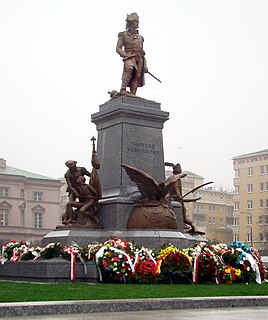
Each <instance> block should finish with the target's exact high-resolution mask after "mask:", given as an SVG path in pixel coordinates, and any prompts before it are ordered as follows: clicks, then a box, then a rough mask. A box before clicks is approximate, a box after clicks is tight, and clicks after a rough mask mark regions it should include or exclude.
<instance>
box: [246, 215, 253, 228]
mask: <svg viewBox="0 0 268 320" xmlns="http://www.w3.org/2000/svg"><path fill="white" fill-rule="evenodd" d="M247 224H248V226H250V225H252V217H251V216H249V217H247Z"/></svg>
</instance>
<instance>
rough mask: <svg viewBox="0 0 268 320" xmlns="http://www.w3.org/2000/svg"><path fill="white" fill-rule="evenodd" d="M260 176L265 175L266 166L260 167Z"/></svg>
mask: <svg viewBox="0 0 268 320" xmlns="http://www.w3.org/2000/svg"><path fill="white" fill-rule="evenodd" d="M260 174H261V175H263V174H264V166H260Z"/></svg>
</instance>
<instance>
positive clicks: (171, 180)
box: [161, 172, 187, 198]
mask: <svg viewBox="0 0 268 320" xmlns="http://www.w3.org/2000/svg"><path fill="white" fill-rule="evenodd" d="M186 176H187V173H184V172H183V173H180V174H175V175H172V176H170V177H169V178H168V179H167V180H166V181H165V187H164V188H163V191H162V193H161V196H162V197H163V198H164V197H165V196H166V195H167V194H168V192H169V191H170V190H171V188H172V187H173V186H174V184H175V183H176V182H177V181H178V180H179V179H181V178H184V177H186Z"/></svg>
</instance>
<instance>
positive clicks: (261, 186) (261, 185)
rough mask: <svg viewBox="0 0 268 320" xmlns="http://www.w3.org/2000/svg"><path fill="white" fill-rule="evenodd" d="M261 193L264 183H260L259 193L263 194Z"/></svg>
mask: <svg viewBox="0 0 268 320" xmlns="http://www.w3.org/2000/svg"><path fill="white" fill-rule="evenodd" d="M263 191H264V183H263V182H260V192H263Z"/></svg>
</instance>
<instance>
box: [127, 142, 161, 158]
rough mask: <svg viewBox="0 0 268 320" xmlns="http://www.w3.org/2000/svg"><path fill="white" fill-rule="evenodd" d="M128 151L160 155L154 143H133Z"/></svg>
mask: <svg viewBox="0 0 268 320" xmlns="http://www.w3.org/2000/svg"><path fill="white" fill-rule="evenodd" d="M127 151H129V152H135V153H144V154H154V155H159V151H158V150H157V147H156V145H155V144H153V143H145V142H134V141H132V143H131V145H130V146H129V147H127Z"/></svg>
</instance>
